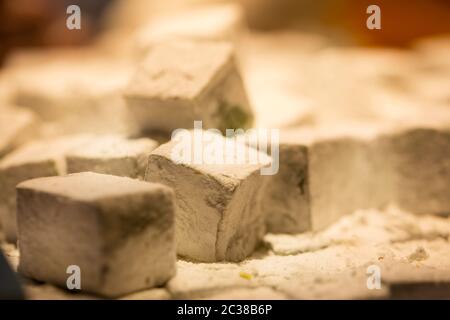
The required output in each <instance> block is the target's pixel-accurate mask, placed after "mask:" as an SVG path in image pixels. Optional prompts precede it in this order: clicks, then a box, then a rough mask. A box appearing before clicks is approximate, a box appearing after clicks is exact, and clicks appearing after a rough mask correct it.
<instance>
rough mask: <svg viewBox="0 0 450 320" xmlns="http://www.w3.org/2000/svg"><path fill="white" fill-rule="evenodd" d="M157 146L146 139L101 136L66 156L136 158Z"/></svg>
mask: <svg viewBox="0 0 450 320" xmlns="http://www.w3.org/2000/svg"><path fill="white" fill-rule="evenodd" d="M157 145H158V144H157V142H156V141H154V140H151V139H147V138H142V139H136V140H128V139H126V138H124V137H122V136H119V135H117V136H116V135H111V136H101V137H99V138H96V139H92V141H90V142H89V143H87V144H85V145H83V146H82V147H80V148H76V149H74V150H73V151H71V152H69V154H68V156H70V157H76V158H85V159H99V158H106V159H111V158H125V157H137V156H139V155H140V154H142V153H150V152H151V151H152V150H153V149H155V148H156V147H157Z"/></svg>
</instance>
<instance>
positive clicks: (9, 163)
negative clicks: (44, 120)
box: [0, 135, 92, 174]
mask: <svg viewBox="0 0 450 320" xmlns="http://www.w3.org/2000/svg"><path fill="white" fill-rule="evenodd" d="M91 138H92V136H90V135H73V136H64V137H60V138H55V139H43V140H38V141H35V142H31V143H28V144H26V145H24V146H23V147H21V148H20V149H17V150H16V151H14V152H12V153H11V154H9V155H8V156H6V157H5V158H4V159H2V161H1V162H0V170H5V169H9V168H14V167H20V166H23V165H28V164H32V163H43V162H52V161H56V160H61V168H59V169H60V174H63V173H64V172H65V165H64V161H63V160H64V157H65V155H66V154H67V153H68V152H69V151H70V150H72V149H74V148H76V147H78V146H82V145H83V144H85V143H87V142H88V141H89V140H90V139H91Z"/></svg>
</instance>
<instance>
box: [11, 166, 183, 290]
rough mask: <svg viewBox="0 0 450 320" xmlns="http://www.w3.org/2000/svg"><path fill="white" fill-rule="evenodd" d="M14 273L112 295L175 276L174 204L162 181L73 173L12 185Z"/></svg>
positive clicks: (144, 286)
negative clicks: (71, 269) (74, 280)
mask: <svg viewBox="0 0 450 320" xmlns="http://www.w3.org/2000/svg"><path fill="white" fill-rule="evenodd" d="M18 228H19V249H20V262H19V272H21V273H22V274H24V275H25V276H27V277H30V278H34V279H37V280H40V281H46V282H50V283H53V284H57V285H60V286H63V287H66V281H67V278H68V276H69V275H68V274H67V273H66V270H67V267H68V266H70V265H77V266H79V267H80V270H81V290H84V291H87V292H92V293H96V294H100V295H103V296H107V297H116V296H119V295H123V294H126V293H130V292H133V291H137V290H141V289H146V288H151V287H154V286H159V285H162V284H164V283H165V282H166V281H167V280H169V279H170V278H171V277H172V276H173V275H174V273H175V262H176V254H175V242H174V203H173V193H172V191H171V190H170V189H169V188H167V187H165V186H162V185H159V184H152V183H147V182H142V181H137V180H133V179H130V178H124V177H116V176H110V175H102V174H96V173H79V174H72V175H68V176H63V177H48V178H40V179H34V180H29V181H26V182H24V183H21V184H20V185H19V186H18Z"/></svg>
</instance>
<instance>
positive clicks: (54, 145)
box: [0, 135, 90, 242]
mask: <svg viewBox="0 0 450 320" xmlns="http://www.w3.org/2000/svg"><path fill="white" fill-rule="evenodd" d="M89 139H90V137H89V136H87V135H79V136H67V137H61V138H58V139H44V140H39V141H37V142H31V143H28V144H26V145H24V146H23V147H21V148H19V149H17V150H16V151H14V152H12V153H10V154H9V155H8V156H6V157H5V158H3V159H2V161H0V190H1V191H2V192H0V221H1V224H2V228H3V232H4V233H5V236H6V239H7V240H8V241H10V242H15V241H16V185H17V184H18V183H20V182H22V181H25V180H28V179H33V178H39V177H48V176H56V175H61V174H65V172H66V168H65V160H64V157H65V154H66V153H67V152H68V151H69V150H71V149H73V148H75V147H78V146H80V145H83V144H85V143H86V142H87V141H89Z"/></svg>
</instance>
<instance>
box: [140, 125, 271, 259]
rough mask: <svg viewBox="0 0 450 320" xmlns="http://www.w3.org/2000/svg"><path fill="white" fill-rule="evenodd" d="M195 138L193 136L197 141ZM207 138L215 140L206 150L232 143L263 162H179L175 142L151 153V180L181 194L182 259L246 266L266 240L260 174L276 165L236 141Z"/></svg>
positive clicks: (179, 245)
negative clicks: (263, 237)
mask: <svg viewBox="0 0 450 320" xmlns="http://www.w3.org/2000/svg"><path fill="white" fill-rule="evenodd" d="M199 131H200V130H199ZM192 132H193V131H191V132H189V135H188V136H193V135H195V133H192ZM211 135H214V136H215V137H216V140H214V139H212V138H211V137H212V136H211ZM205 136H207V137H209V139H208V142H206V141H204V142H203V143H202V146H203V149H205V148H209V147H211V145H212V144H213V143H224V142H225V141H228V142H229V143H230V145H231V148H233V147H239V146H240V147H241V148H243V149H244V150H246V151H247V152H250V153H251V154H253V155H256V154H258V155H260V156H261V158H260V159H262V161H261V162H260V163H258V164H252V163H250V162H246V163H242V164H206V163H202V164H194V163H193V162H192V161H191V162H188V161H184V162H183V161H176V160H175V159H173V155H172V152H173V150H174V149H175V148H178V147H179V145H178V146H177V144H179V143H181V142H180V141H175V140H174V139H172V140H171V141H170V142H168V143H166V144H164V145H162V146H160V147H159V148H157V149H155V150H154V151H153V152H152V153H151V155H150V157H149V164H148V168H147V173H146V180H147V181H152V182H160V183H163V184H166V185H168V186H170V187H172V188H173V189H174V191H175V196H176V202H177V212H176V217H177V219H176V238H177V250H178V254H179V255H181V256H184V257H187V258H190V259H194V260H198V261H204V262H211V261H222V260H227V261H240V260H242V259H244V258H245V257H247V256H248V255H249V254H250V253H251V252H252V251H253V250H254V249H255V247H256V246H257V244H258V242H259V241H260V239H261V237H262V236H263V234H264V229H265V228H264V217H263V215H262V214H261V210H260V207H259V206H260V200H261V199H260V197H261V190H262V188H263V186H264V184H265V182H266V179H265V178H266V177H265V176H261V173H260V169H261V168H262V167H264V166H266V165H268V164H270V159H268V157H267V156H265V155H264V154H262V153H258V152H257V151H256V150H254V149H252V148H249V147H247V146H245V145H239V144H238V143H237V142H236V141H235V140H233V139H230V138H228V139H226V138H223V137H222V136H220V135H218V134H206V133H205ZM205 140H206V139H205ZM194 144H195V143H194ZM194 144H192V146H193V145H194ZM226 150H229V149H226ZM189 151H192V152H193V154H195V152H198V150H197V151H196V150H195V149H192V150H191V149H189ZM264 156H265V157H264Z"/></svg>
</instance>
